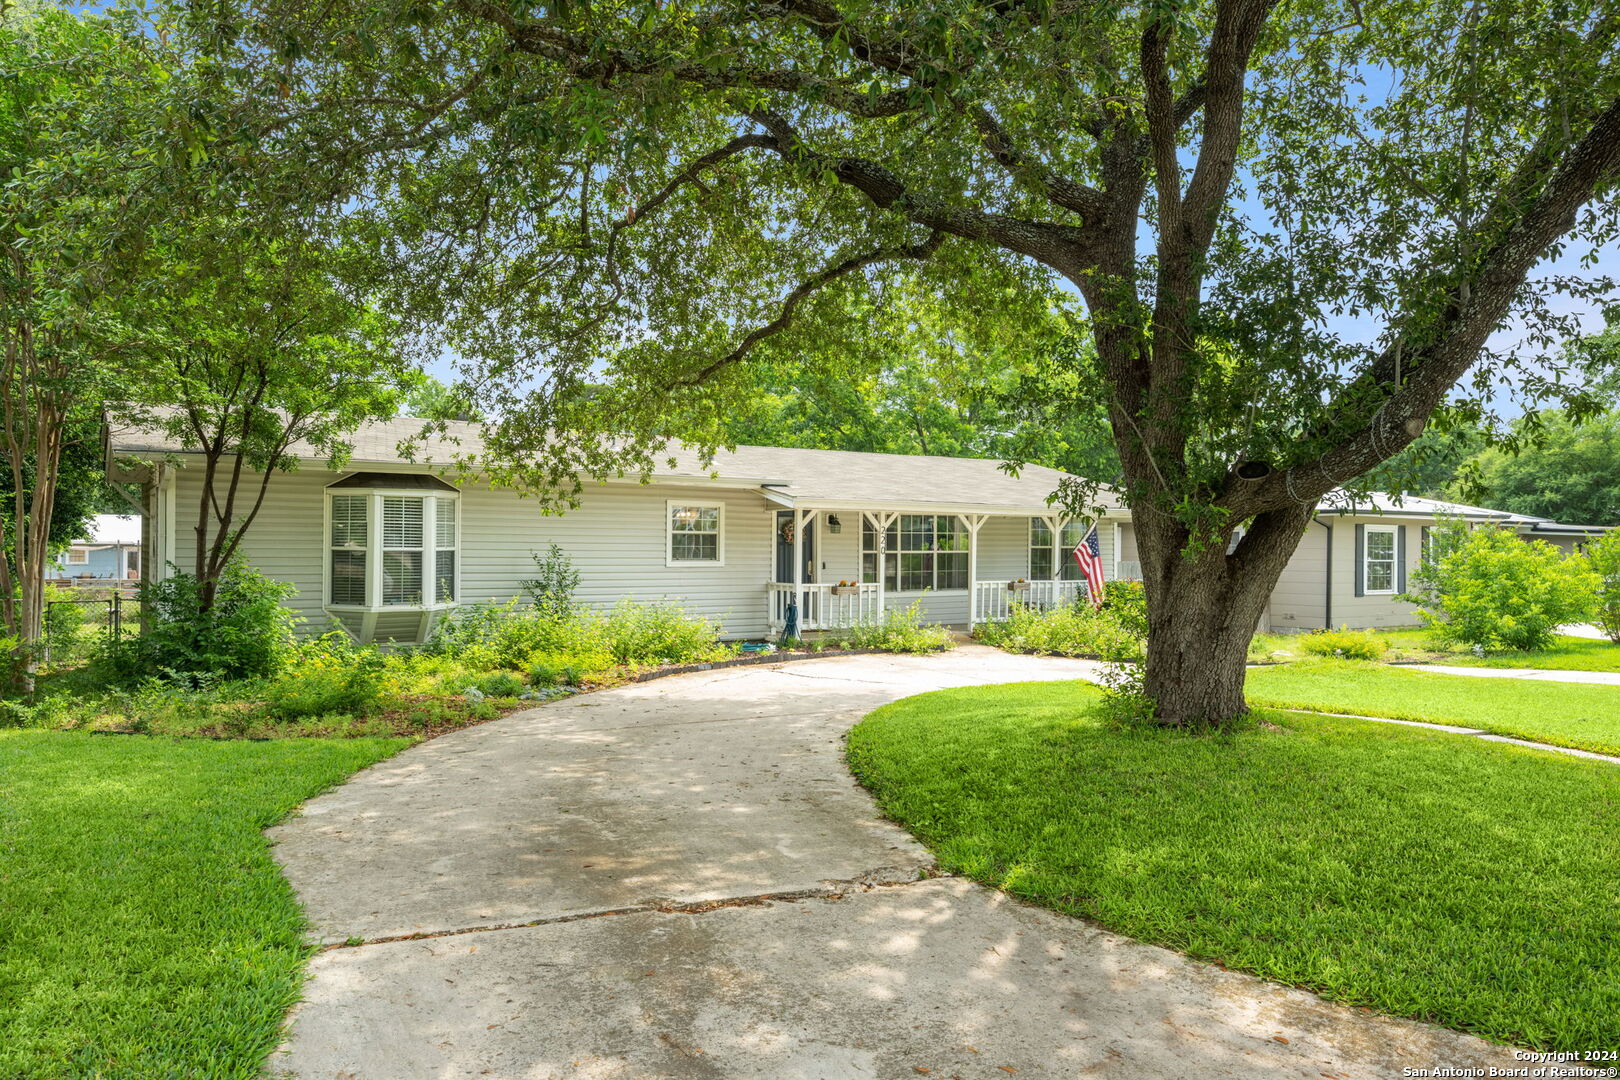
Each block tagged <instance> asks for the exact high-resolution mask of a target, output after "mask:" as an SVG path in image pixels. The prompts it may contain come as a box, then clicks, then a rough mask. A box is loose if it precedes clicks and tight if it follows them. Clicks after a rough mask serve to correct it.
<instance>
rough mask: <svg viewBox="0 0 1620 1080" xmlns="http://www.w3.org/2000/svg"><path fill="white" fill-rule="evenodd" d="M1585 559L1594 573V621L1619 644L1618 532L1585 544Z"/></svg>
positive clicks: (1610, 638)
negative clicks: (1588, 544)
mask: <svg viewBox="0 0 1620 1080" xmlns="http://www.w3.org/2000/svg"><path fill="white" fill-rule="evenodd" d="M1586 559H1587V562H1588V564H1589V565H1590V566H1591V567H1592V572H1593V573H1595V574H1596V575H1597V577H1598V588H1597V608H1596V612H1595V614H1594V616H1593V618H1594V621H1596V623H1597V625H1598V628H1599V629H1600V630H1602V631H1603V632H1604V633H1605V634H1607V635H1609V640H1610V641H1612V642H1614V643H1615V644H1616V645H1620V532H1611V533H1609V534H1608V535H1606V536H1604V537H1603V539H1601V540H1599V541H1598V542H1597V543H1595V544H1593V545H1592V546H1591V547H1589V548H1587V550H1586Z"/></svg>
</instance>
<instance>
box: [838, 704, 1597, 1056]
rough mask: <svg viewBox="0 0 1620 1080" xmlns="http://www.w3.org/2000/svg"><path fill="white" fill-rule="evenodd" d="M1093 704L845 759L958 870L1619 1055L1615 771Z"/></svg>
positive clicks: (1391, 729)
mask: <svg viewBox="0 0 1620 1080" xmlns="http://www.w3.org/2000/svg"><path fill="white" fill-rule="evenodd" d="M1095 700H1096V691H1095V690H1094V689H1092V688H1089V687H1086V686H1083V685H1078V684H1072V683H1037V684H1025V685H1019V686H997V687H982V688H974V689H968V690H950V691H943V692H940V693H934V694H924V695H921V696H919V697H913V698H908V699H906V700H904V701H900V702H897V703H895V704H893V705H889V706H886V707H885V708H882V709H879V710H878V711H877V712H875V713H873V714H871V715H870V716H868V717H867V718H866V719H865V720H863V721H862V722H861V723H860V724H859V725H858V726H857V727H856V728H855V729H854V730H853V731H852V732H851V733H850V737H849V760H850V764H851V766H852V767H853V768H854V770H855V772H856V775H857V776H859V777H860V779H861V781H862V782H863V783H864V784H866V785H867V786H868V787H869V788H870V789H871V790H872V791H873V793H874V794H875V796H876V797H877V799H878V801H879V802H880V803H881V804H882V806H883V808H884V810H885V811H886V812H887V813H888V814H889V815H890V816H892V817H894V818H895V819H896V820H898V821H899V822H901V823H902V824H904V825H905V826H906V827H907V828H909V829H910V830H911V831H912V832H913V833H915V834H916V835H917V836H918V837H919V838H920V839H921V840H922V841H923V842H924V843H926V844H927V845H928V846H929V847H930V848H931V849H932V850H933V851H934V853H935V854H936V855H937V857H938V859H939V861H940V863H941V865H942V866H943V867H944V868H946V869H948V870H951V871H955V872H958V873H963V874H967V875H970V876H972V877H973V878H976V879H977V880H979V881H982V882H984V883H986V884H989V885H993V886H996V887H998V888H1002V889H1005V890H1007V891H1008V892H1011V893H1014V894H1016V895H1018V896H1021V897H1025V898H1027V899H1029V900H1032V901H1035V902H1037V903H1041V904H1045V905H1047V906H1049V907H1053V908H1056V909H1058V910H1060V911H1065V912H1069V913H1071V914H1075V915H1081V916H1086V917H1089V918H1093V919H1096V920H1097V921H1099V922H1100V923H1102V924H1103V925H1105V926H1108V927H1110V928H1112V929H1114V930H1118V931H1121V932H1123V933H1126V934H1129V935H1131V936H1133V937H1136V938H1139V939H1142V940H1146V941H1151V942H1155V943H1158V944H1162V945H1166V946H1169V947H1171V948H1174V949H1178V950H1181V951H1182V952H1185V953H1189V954H1192V955H1194V956H1197V957H1202V958H1206V959H1210V960H1215V961H1218V962H1220V963H1223V964H1226V965H1228V966H1230V967H1234V968H1239V969H1242V970H1245V971H1250V972H1254V973H1256V974H1259V975H1263V976H1265V977H1267V978H1270V979H1274V980H1277V981H1280V982H1284V983H1290V984H1294V985H1298V986H1304V987H1309V988H1311V989H1314V990H1316V991H1318V992H1319V993H1322V994H1324V995H1326V996H1328V997H1331V998H1334V999H1338V1000H1342V1001H1347V1002H1354V1003H1358V1004H1362V1005H1367V1006H1370V1007H1373V1008H1376V1009H1380V1010H1383V1011H1385V1012H1388V1013H1392V1014H1397V1015H1402V1016H1410V1017H1416V1018H1420V1019H1425V1020H1433V1021H1437V1022H1439V1023H1443V1024H1447V1025H1450V1026H1452V1027H1455V1028H1460V1029H1464V1030H1469V1031H1474V1032H1477V1033H1479V1034H1482V1035H1486V1036H1489V1037H1492V1038H1495V1039H1499V1040H1503V1041H1508V1042H1513V1043H1518V1044H1522V1045H1525V1046H1532V1047H1538V1048H1546V1049H1554V1048H1556V1049H1566V1050H1590V1049H1596V1048H1612V1047H1616V1046H1620V981H1617V980H1616V979H1615V978H1614V973H1615V972H1616V971H1617V970H1620V934H1617V933H1616V932H1615V927H1616V926H1617V925H1620V768H1616V767H1615V766H1612V765H1606V764H1603V763H1599V762H1589V761H1583V760H1580V759H1574V758H1565V757H1560V756H1558V755H1554V754H1550V753H1546V752H1543V751H1535V750H1524V749H1520V748H1517V747H1512V746H1504V745H1502V744H1499V743H1486V742H1481V741H1479V740H1477V739H1468V738H1463V737H1460V736H1455V735H1445V734H1441V733H1435V732H1429V731H1424V730H1422V729H1414V728H1403V727H1397V726H1394V725H1386V724H1377V723H1372V722H1367V721H1358V720H1340V719H1333V718H1328V717H1306V716H1299V715H1294V714H1282V713H1278V714H1269V715H1266V716H1265V721H1266V723H1264V724H1258V725H1256V726H1254V727H1252V728H1250V729H1248V730H1245V731H1243V732H1241V733H1238V734H1235V735H1230V736H1222V737H1189V736H1180V735H1175V734H1169V733H1156V732H1147V733H1138V732H1129V733H1121V732H1117V731H1112V730H1109V729H1108V728H1106V727H1104V726H1103V725H1102V724H1100V723H1099V722H1098V721H1097V719H1096V718H1095V716H1094V715H1093V711H1092V706H1093V704H1094V702H1095Z"/></svg>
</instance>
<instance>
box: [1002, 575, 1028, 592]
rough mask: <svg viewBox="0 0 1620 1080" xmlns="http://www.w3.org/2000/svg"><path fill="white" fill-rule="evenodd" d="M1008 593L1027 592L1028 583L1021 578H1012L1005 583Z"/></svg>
mask: <svg viewBox="0 0 1620 1080" xmlns="http://www.w3.org/2000/svg"><path fill="white" fill-rule="evenodd" d="M1007 591H1008V592H1029V582H1027V581H1025V580H1024V579H1023V578H1013V579H1012V580H1011V581H1009V582H1007Z"/></svg>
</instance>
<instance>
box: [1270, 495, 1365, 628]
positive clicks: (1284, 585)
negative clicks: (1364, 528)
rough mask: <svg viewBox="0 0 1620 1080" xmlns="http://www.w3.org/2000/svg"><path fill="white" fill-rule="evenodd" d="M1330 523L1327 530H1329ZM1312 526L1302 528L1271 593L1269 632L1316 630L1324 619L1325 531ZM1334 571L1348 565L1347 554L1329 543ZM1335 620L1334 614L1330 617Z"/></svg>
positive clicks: (1325, 580) (1326, 549) (1313, 523)
mask: <svg viewBox="0 0 1620 1080" xmlns="http://www.w3.org/2000/svg"><path fill="white" fill-rule="evenodd" d="M1331 525H1332V521H1331V519H1330V520H1329V521H1328V522H1327V526H1331ZM1327 526H1324V525H1319V524H1317V523H1316V522H1314V521H1313V522H1312V523H1311V524H1309V525H1307V526H1306V527H1305V535H1304V536H1302V537H1300V540H1299V547H1297V548H1295V549H1294V554H1293V557H1292V558H1290V559H1289V560H1288V565H1287V566H1285V567H1283V572H1282V575H1281V576H1280V577H1279V578H1278V579H1277V587H1276V588H1275V589H1273V590H1272V592H1271V604H1270V607H1269V609H1268V610H1269V614H1270V627H1271V629H1273V630H1320V629H1322V628H1323V626H1324V625H1325V622H1326V619H1327V564H1328V528H1327ZM1333 544H1334V547H1333V562H1334V568H1335V570H1336V569H1337V568H1338V563H1339V562H1341V561H1344V562H1348V561H1349V560H1350V558H1351V554H1352V553H1351V552H1349V551H1346V550H1344V549H1343V547H1342V542H1341V541H1340V540H1339V539H1338V538H1337V536H1335V538H1334V541H1333ZM1334 614H1335V617H1337V614H1338V613H1337V612H1335V613H1334Z"/></svg>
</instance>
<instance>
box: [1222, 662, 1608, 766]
mask: <svg viewBox="0 0 1620 1080" xmlns="http://www.w3.org/2000/svg"><path fill="white" fill-rule="evenodd" d="M1248 692H1249V700H1250V701H1251V702H1252V703H1254V704H1256V705H1270V706H1276V707H1278V708H1301V709H1317V710H1321V711H1324V712H1349V713H1361V714H1363V715H1366V716H1390V717H1394V718H1395V719H1397V720H1431V721H1434V722H1436V723H1442V724H1459V725H1463V726H1467V727H1477V728H1482V729H1484V730H1486V731H1494V732H1497V733H1498V734H1501V735H1513V736H1516V737H1518V738H1521V739H1534V740H1536V741H1537V742H1545V743H1553V744H1554V745H1557V746H1573V747H1578V748H1579V749H1582V750H1595V751H1597V752H1598V753H1601V754H1620V686H1588V685H1584V684H1582V683H1564V682H1542V681H1536V682H1525V681H1522V680H1518V679H1493V678H1488V677H1484V676H1478V675H1436V674H1434V673H1432V672H1427V671H1411V670H1409V669H1406V668H1399V667H1390V666H1388V665H1386V664H1378V663H1373V662H1370V661H1357V660H1301V661H1298V662H1296V663H1292V664H1278V665H1275V666H1272V667H1262V668H1254V669H1251V670H1250V672H1249V683H1248Z"/></svg>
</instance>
